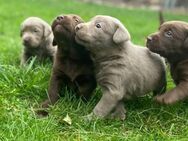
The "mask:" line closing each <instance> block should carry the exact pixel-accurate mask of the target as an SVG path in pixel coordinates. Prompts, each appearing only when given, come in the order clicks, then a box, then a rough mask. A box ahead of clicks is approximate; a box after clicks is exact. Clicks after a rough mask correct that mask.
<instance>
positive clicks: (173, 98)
mask: <svg viewBox="0 0 188 141" xmlns="http://www.w3.org/2000/svg"><path fill="white" fill-rule="evenodd" d="M186 98H188V82H180V83H179V84H178V85H177V86H176V87H175V88H173V89H172V90H170V91H168V92H166V93H164V94H162V95H157V96H156V97H155V98H154V99H155V100H156V101H157V102H159V103H161V104H174V103H176V102H178V101H180V100H184V99H186Z"/></svg>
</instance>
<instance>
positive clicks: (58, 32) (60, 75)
mask: <svg viewBox="0 0 188 141" xmlns="http://www.w3.org/2000/svg"><path fill="white" fill-rule="evenodd" d="M82 22H83V20H82V19H81V18H80V17H79V16H77V15H65V16H58V17H57V18H56V19H55V20H54V21H53V23H52V30H53V34H54V41H53V44H54V45H56V44H57V46H58V49H57V54H56V56H55V60H54V65H53V70H52V74H51V80H50V85H49V90H48V94H49V99H47V100H46V101H45V102H44V103H42V107H43V108H47V107H48V106H49V105H50V104H54V103H55V102H56V101H57V100H58V99H59V92H60V90H61V88H62V87H63V86H65V85H67V86H71V87H73V89H74V90H76V94H77V95H79V96H81V97H82V98H83V99H85V100H88V99H89V98H90V96H91V94H92V91H93V90H94V89H95V88H96V80H95V76H94V71H93V62H92V60H91V59H90V56H89V52H88V51H86V49H85V48H84V47H82V46H81V45H79V44H77V43H76V41H75V26H76V25H77V24H79V23H82ZM40 113H41V112H40ZM42 114H43V115H45V114H47V113H46V112H44V111H43V113H42Z"/></svg>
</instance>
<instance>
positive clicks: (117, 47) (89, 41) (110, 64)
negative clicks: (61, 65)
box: [76, 15, 166, 119]
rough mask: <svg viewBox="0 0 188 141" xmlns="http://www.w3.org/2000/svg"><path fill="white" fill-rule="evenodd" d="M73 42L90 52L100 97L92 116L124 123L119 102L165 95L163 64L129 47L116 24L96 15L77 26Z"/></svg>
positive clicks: (145, 51)
mask: <svg viewBox="0 0 188 141" xmlns="http://www.w3.org/2000/svg"><path fill="white" fill-rule="evenodd" d="M76 41H77V42H78V43H79V44H82V45H83V46H85V47H86V48H87V49H88V50H89V51H90V52H91V55H92V58H93V61H94V64H95V70H96V79H97V82H98V83H99V85H100V86H101V89H102V93H103V96H102V98H101V99H100V101H99V102H98V104H97V105H96V106H95V108H94V109H93V113H92V114H94V115H96V116H99V117H106V116H108V115H109V114H111V115H110V116H113V117H114V116H115V117H118V118H120V119H125V109H124V103H123V99H130V98H133V97H137V96H142V95H144V94H147V93H149V92H151V91H153V92H154V93H155V94H160V93H162V92H164V91H165V87H166V78H165V64H164V61H163V60H162V58H161V57H160V56H159V55H157V54H155V53H152V52H150V51H149V50H148V49H147V48H144V47H140V46H137V45H134V44H133V43H131V41H130V34H129V32H128V31H127V29H126V28H125V27H124V26H123V24H122V23H121V22H120V21H119V20H117V19H115V18H113V17H110V16H100V15H99V16H96V17H94V18H93V19H92V20H91V21H90V22H88V23H81V24H79V25H78V26H76Z"/></svg>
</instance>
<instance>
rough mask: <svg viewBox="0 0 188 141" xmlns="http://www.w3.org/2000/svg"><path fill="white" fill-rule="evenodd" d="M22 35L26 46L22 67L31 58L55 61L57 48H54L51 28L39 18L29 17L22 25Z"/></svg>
mask: <svg viewBox="0 0 188 141" xmlns="http://www.w3.org/2000/svg"><path fill="white" fill-rule="evenodd" d="M20 35H21V39H22V44H23V46H24V48H23V53H22V58H21V65H24V64H25V63H26V62H27V61H28V60H29V59H31V57H34V56H36V57H37V59H38V60H39V61H40V62H42V61H44V60H45V59H47V58H49V59H50V60H52V59H53V56H54V54H55V52H56V47H54V46H52V41H53V34H52V31H51V27H50V26H49V25H48V23H46V22H45V21H44V20H42V19H40V18H38V17H29V18H27V19H25V20H24V21H23V22H22V24H21V30H20Z"/></svg>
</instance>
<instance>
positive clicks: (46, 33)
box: [43, 24, 52, 38]
mask: <svg viewBox="0 0 188 141" xmlns="http://www.w3.org/2000/svg"><path fill="white" fill-rule="evenodd" d="M43 27H44V28H43V29H44V30H43V32H44V37H45V38H46V37H48V36H49V35H50V34H51V33H52V31H51V27H50V26H49V25H48V24H44V26H43Z"/></svg>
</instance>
